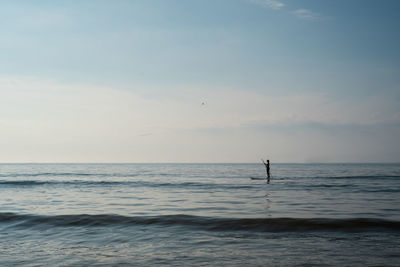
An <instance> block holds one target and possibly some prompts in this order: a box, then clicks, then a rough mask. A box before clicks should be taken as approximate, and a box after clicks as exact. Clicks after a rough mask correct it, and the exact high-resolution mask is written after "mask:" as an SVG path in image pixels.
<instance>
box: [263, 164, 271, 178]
mask: <svg viewBox="0 0 400 267" xmlns="http://www.w3.org/2000/svg"><path fill="white" fill-rule="evenodd" d="M262 162H263V163H264V165H265V169H266V170H267V179H268V182H269V179H270V178H271V176H270V173H269V159H267V162H265V161H264V160H263V159H262Z"/></svg>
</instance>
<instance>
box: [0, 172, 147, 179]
mask: <svg viewBox="0 0 400 267" xmlns="http://www.w3.org/2000/svg"><path fill="white" fill-rule="evenodd" d="M60 176H67V177H70V176H72V177H82V176H97V177H136V176H138V174H126V173H124V174H120V173H77V172H39V173H2V174H0V177H11V178H12V177H60ZM144 176H145V175H144Z"/></svg>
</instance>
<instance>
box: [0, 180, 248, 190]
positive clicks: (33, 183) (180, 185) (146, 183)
mask: <svg viewBox="0 0 400 267" xmlns="http://www.w3.org/2000/svg"><path fill="white" fill-rule="evenodd" d="M0 185H9V186H43V185H72V186H75V185H76V186H133V187H173V188H188V187H189V188H206V189H209V188H214V189H215V188H221V187H222V188H225V189H250V188H253V186H251V185H240V184H238V185H235V184H217V183H216V184H213V183H198V182H181V183H177V182H176V183H174V182H151V181H143V180H142V181H104V180H102V181H85V180H70V181H57V180H52V181H49V180H47V181H46V180H44V181H40V180H39V181H35V180H0Z"/></svg>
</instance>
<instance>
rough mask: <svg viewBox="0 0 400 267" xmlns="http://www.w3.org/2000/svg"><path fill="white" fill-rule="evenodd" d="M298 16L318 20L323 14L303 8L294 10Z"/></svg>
mask: <svg viewBox="0 0 400 267" xmlns="http://www.w3.org/2000/svg"><path fill="white" fill-rule="evenodd" d="M292 13H293V14H294V15H295V16H296V17H297V18H299V19H304V20H316V19H319V18H320V17H321V16H320V15H319V14H318V13H314V12H312V11H311V10H308V9H305V8H301V9H297V10H295V11H293V12H292Z"/></svg>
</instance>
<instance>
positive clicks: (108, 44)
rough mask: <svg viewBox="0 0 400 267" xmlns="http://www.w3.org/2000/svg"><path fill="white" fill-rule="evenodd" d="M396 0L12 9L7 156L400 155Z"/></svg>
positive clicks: (1, 63)
mask: <svg viewBox="0 0 400 267" xmlns="http://www.w3.org/2000/svg"><path fill="white" fill-rule="evenodd" d="M399 9H400V1H397V0H384V1H377V0H81V1H71V0H57V1H53V0H37V1H29V0H19V1H12V0H4V1H1V2H0V162H259V161H260V159H261V158H263V159H267V158H268V159H270V160H271V162H299V163H303V162H305V163H309V162H400V142H399V136H400V52H399V47H400V19H399V18H398V10H399Z"/></svg>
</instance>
